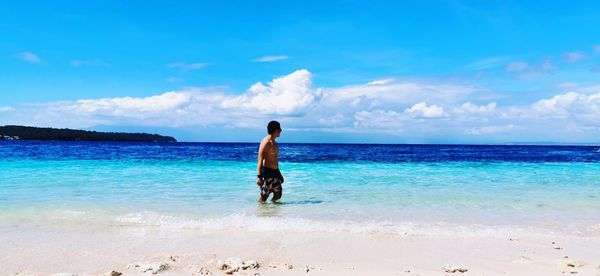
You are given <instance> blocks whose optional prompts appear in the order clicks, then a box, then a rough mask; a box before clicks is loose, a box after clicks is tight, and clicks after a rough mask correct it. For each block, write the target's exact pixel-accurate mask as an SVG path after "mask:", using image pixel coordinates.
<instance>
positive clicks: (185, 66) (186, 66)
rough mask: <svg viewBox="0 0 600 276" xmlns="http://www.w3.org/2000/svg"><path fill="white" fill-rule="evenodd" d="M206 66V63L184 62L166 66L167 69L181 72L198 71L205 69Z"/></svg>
mask: <svg viewBox="0 0 600 276" xmlns="http://www.w3.org/2000/svg"><path fill="white" fill-rule="evenodd" d="M207 65H208V64H206V63H199V62H197V63H184V62H175V63H171V64H168V65H167V67H169V68H171V69H179V70H180V71H182V72H187V71H191V70H198V69H202V68H204V67H206V66H207Z"/></svg>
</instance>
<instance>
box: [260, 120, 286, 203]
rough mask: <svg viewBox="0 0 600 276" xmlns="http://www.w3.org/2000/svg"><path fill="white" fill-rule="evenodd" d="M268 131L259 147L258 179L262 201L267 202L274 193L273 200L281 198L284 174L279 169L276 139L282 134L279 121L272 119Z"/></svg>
mask: <svg viewBox="0 0 600 276" xmlns="http://www.w3.org/2000/svg"><path fill="white" fill-rule="evenodd" d="M267 133H269V135H267V136H265V138H263V139H262V141H261V142H260V147H259V148H258V167H257V170H258V176H257V177H258V179H256V184H257V185H258V186H259V187H260V198H258V201H259V202H260V203H265V202H266V201H267V198H269V195H270V194H271V193H273V199H272V201H273V202H276V201H277V200H279V199H280V198H281V191H282V189H281V183H283V175H281V172H280V171H279V160H278V155H279V146H278V145H277V142H275V139H277V137H279V135H281V125H280V124H279V122H277V121H270V122H269V124H268V125H267Z"/></svg>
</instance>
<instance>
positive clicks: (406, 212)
mask: <svg viewBox="0 0 600 276" xmlns="http://www.w3.org/2000/svg"><path fill="white" fill-rule="evenodd" d="M142 156H143V154H142ZM232 159H233V158H232ZM241 159H243V158H241ZM280 167H281V170H282V173H283V175H284V176H285V179H286V182H285V183H284V186H283V189H284V195H283V198H282V201H281V204H271V203H269V204H264V205H262V204H258V203H257V202H256V200H257V198H258V187H257V186H256V184H255V175H256V162H255V161H253V160H252V161H251V160H242V161H233V160H202V158H179V159H178V158H162V159H161V158H158V159H157V158H153V159H144V158H136V159H128V158H98V159H96V160H94V159H90V158H70V157H69V156H66V157H64V156H63V157H62V158H35V157H31V156H25V157H24V156H19V157H18V158H17V157H13V158H4V159H0V179H2V181H1V182H0V208H1V209H2V210H3V212H1V213H0V226H4V227H18V226H26V225H63V226H93V227H95V226H102V227H117V226H118V227H123V226H125V227H163V228H191V229H199V230H206V231H220V230H235V229H245V230H255V231H277V230H286V231H357V232H392V233H404V232H409V233H410V232H414V233H422V232H424V231H428V230H431V229H437V231H439V229H446V230H448V231H450V230H452V231H463V232H464V231H466V232H469V231H471V232H476V231H484V232H485V231H492V230H494V231H504V230H502V229H508V230H514V229H538V230H540V231H549V232H569V233H577V234H583V235H600V163H599V162H515V161H506V162H481V161H476V162H474V161H464V160H463V161H440V162H372V161H362V160H353V161H344V160H341V161H340V160H333V161H331V160H329V161H311V162H293V161H292V160H284V161H283V162H282V163H281V164H280ZM508 230H507V231H508Z"/></svg>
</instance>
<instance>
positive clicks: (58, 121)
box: [0, 69, 600, 141]
mask: <svg viewBox="0 0 600 276" xmlns="http://www.w3.org/2000/svg"><path fill="white" fill-rule="evenodd" d="M312 78H313V75H312V74H311V73H310V72H309V71H308V70H304V69H302V70H297V71H295V72H293V73H291V74H289V75H286V76H282V77H279V78H275V79H273V80H271V81H270V82H268V83H267V84H263V83H261V82H259V83H256V84H254V85H252V86H251V87H249V88H248V89H247V90H246V91H244V92H243V93H235V91H230V90H229V88H227V87H208V88H188V89H184V90H181V91H170V92H165V93H159V94H157V95H153V96H148V97H117V98H101V99H81V100H76V101H62V102H49V103H38V104H20V105H16V106H14V107H4V108H2V107H0V112H4V113H3V115H2V116H0V117H1V118H2V121H3V122H6V123H11V124H27V125H43V126H55V127H74V128H81V127H93V126H97V125H125V126H131V125H136V126H152V127H156V126H158V127H198V126H200V127H202V126H207V127H208V126H210V127H248V128H261V129H262V127H263V125H264V123H265V122H267V121H269V120H272V119H277V120H280V121H281V122H282V123H283V124H284V125H285V126H286V128H287V129H295V130H298V131H302V130H306V131H308V130H310V131H327V132H343V133H363V134H364V133H372V132H373V131H374V132H381V133H387V134H391V135H397V134H399V133H402V135H413V136H415V135H425V136H429V135H437V136H438V137H439V136H444V137H446V136H447V134H449V133H454V134H456V135H462V137H465V134H468V135H471V136H473V137H476V136H478V135H486V136H485V137H486V138H487V137H499V136H501V135H505V136H501V137H503V138H506V139H512V138H511V137H513V136H514V135H517V134H519V133H521V134H523V135H524V134H528V133H534V134H536V133H537V134H538V135H541V134H539V133H545V134H548V133H550V134H554V135H556V137H559V138H560V137H570V136H572V135H568V134H569V133H573V131H578V132H579V133H593V132H594V131H596V132H597V131H598V130H599V129H600V120H598V118H600V86H598V85H596V86H587V87H584V86H581V85H579V86H574V87H565V88H569V89H576V91H572V92H569V93H562V94H558V95H554V96H551V97H547V98H544V99H540V100H537V101H536V100H533V101H531V102H530V103H529V104H523V105H507V104H502V103H497V102H495V101H490V100H491V99H494V98H493V97H492V96H493V95H494V94H495V93H494V92H493V91H489V90H487V89H485V88H481V87H477V86H472V85H466V84H460V83H451V82H445V81H436V80H391V79H390V80H386V81H382V82H380V83H379V84H360V85H350V86H342V87H330V88H317V87H313V84H312ZM557 89H558V88H557ZM8 111H11V112H8ZM12 111H15V112H12ZM557 126H561V127H559V128H557ZM562 126H564V127H562ZM532 128H535V129H536V130H535V131H536V132H534V131H533V130H532ZM408 130H410V131H408ZM534 134H532V135H534ZM494 135H497V136H494ZM590 135H591V134H590ZM425 136H423V137H425ZM403 137H404V136H403ZM469 137H470V136H469ZM527 137H529V136H527ZM532 137H533V136H532ZM534 138H535V137H534ZM536 139H538V140H539V139H546V135H544V136H539V137H538V138H536ZM509 141H515V140H509Z"/></svg>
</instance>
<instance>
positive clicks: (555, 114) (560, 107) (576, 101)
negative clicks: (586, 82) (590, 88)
mask: <svg viewBox="0 0 600 276" xmlns="http://www.w3.org/2000/svg"><path fill="white" fill-rule="evenodd" d="M532 107H533V110H534V111H535V113H536V115H537V116H543V117H544V118H559V119H560V118H574V119H577V120H580V122H592V121H595V124H597V125H600V120H598V118H600V92H599V93H595V94H589V95H588V94H581V93H577V92H568V93H565V94H560V95H556V96H554V97H552V98H549V99H542V100H539V101H537V102H535V103H534V104H533V105H532ZM588 119H589V120H588Z"/></svg>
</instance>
